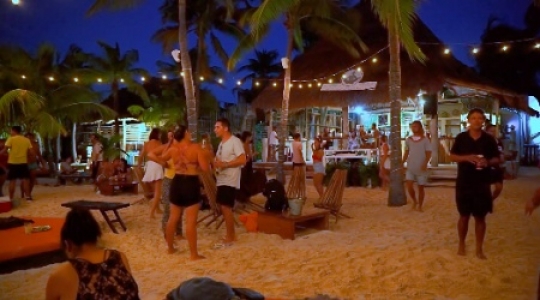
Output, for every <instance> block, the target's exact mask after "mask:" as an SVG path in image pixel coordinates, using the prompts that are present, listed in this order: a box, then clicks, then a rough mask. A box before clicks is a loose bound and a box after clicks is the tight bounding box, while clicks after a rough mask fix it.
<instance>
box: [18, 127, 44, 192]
mask: <svg viewBox="0 0 540 300" xmlns="http://www.w3.org/2000/svg"><path fill="white" fill-rule="evenodd" d="M24 136H25V137H26V138H27V139H29V140H30V144H31V145H32V150H33V151H32V152H33V153H32V154H30V153H29V154H28V171H29V172H30V179H29V180H28V190H29V194H28V195H26V198H30V199H32V191H33V190H34V186H35V185H36V177H37V171H38V169H39V165H40V164H43V157H42V156H41V151H40V150H39V144H38V143H37V141H36V135H35V134H34V133H31V132H28V133H26V134H25V135H24ZM21 195H22V197H23V198H24V196H25V195H24V194H23V187H22V185H21Z"/></svg>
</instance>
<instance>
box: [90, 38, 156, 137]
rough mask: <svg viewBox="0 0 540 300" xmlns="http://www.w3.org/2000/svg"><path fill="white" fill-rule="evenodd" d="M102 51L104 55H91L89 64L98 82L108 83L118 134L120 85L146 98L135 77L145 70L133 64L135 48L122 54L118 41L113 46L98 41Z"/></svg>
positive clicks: (115, 128)
mask: <svg viewBox="0 0 540 300" xmlns="http://www.w3.org/2000/svg"><path fill="white" fill-rule="evenodd" d="M98 44H99V46H100V47H101V48H102V49H103V51H104V56H102V57H99V56H92V57H91V58H90V65H91V66H92V68H93V71H94V72H95V76H97V77H98V81H99V82H103V83H106V84H110V87H111V94H112V96H113V103H114V104H113V109H114V111H115V112H116V113H117V115H116V116H115V118H114V133H115V134H119V132H120V123H119V122H118V111H119V106H118V91H119V90H120V86H121V85H125V86H126V88H127V89H128V90H129V91H130V92H132V93H134V94H136V95H138V96H139V97H141V98H142V99H143V100H145V101H146V100H148V94H147V93H146V90H145V89H144V88H143V86H142V85H141V84H140V83H139V82H137V81H136V79H135V78H140V77H141V76H147V72H146V71H145V70H143V69H141V68H135V67H134V65H135V63H137V62H138V61H139V52H138V51H137V50H128V51H126V52H125V53H124V54H122V53H121V51H120V46H118V43H116V45H115V46H114V47H112V46H110V45H108V44H106V43H104V42H98Z"/></svg>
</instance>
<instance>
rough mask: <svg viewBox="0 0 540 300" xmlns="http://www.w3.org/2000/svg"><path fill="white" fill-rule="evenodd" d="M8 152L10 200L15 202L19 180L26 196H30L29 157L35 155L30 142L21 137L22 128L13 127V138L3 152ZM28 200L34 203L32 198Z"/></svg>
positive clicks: (10, 138) (8, 140)
mask: <svg viewBox="0 0 540 300" xmlns="http://www.w3.org/2000/svg"><path fill="white" fill-rule="evenodd" d="M6 150H9V154H8V165H7V169H8V175H7V180H9V200H11V201H13V197H14V196H15V187H16V183H17V179H20V180H21V181H22V186H23V190H24V194H25V195H29V192H28V179H29V178H30V172H29V171H28V155H33V151H32V144H31V143H30V140H29V139H27V138H26V137H24V136H22V135H21V126H13V127H11V137H9V138H8V139H7V141H6V146H5V148H4V150H2V151H1V152H5V151H6ZM26 200H28V201H32V198H30V197H27V198H26Z"/></svg>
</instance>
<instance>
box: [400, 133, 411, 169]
mask: <svg viewBox="0 0 540 300" xmlns="http://www.w3.org/2000/svg"><path fill="white" fill-rule="evenodd" d="M408 142H409V138H407V139H406V140H405V151H404V152H403V158H402V159H401V164H402V165H404V164H405V162H406V161H407V158H409V144H408Z"/></svg>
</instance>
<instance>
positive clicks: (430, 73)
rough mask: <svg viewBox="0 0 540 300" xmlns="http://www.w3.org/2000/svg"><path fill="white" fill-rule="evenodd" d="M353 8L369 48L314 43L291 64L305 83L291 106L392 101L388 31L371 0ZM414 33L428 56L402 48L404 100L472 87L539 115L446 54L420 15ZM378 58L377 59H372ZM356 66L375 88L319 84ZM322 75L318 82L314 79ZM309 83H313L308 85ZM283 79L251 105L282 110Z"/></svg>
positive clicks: (294, 76) (293, 91)
mask: <svg viewBox="0 0 540 300" xmlns="http://www.w3.org/2000/svg"><path fill="white" fill-rule="evenodd" d="M355 9H357V10H358V11H359V13H360V15H361V18H360V24H361V25H360V29H359V30H358V32H357V33H358V35H359V37H360V38H361V39H362V41H363V42H364V43H365V44H366V45H367V47H368V51H366V52H364V53H362V54H361V57H357V58H354V57H352V56H351V55H349V54H348V53H347V52H346V51H345V50H343V49H341V48H340V47H338V46H336V45H334V44H332V43H330V42H329V41H326V40H319V41H317V42H316V43H315V44H314V45H313V46H312V47H310V48H308V49H306V51H305V52H304V53H303V54H301V55H299V56H298V57H296V58H295V59H294V60H293V62H292V80H293V81H297V82H298V81H304V80H305V82H304V83H303V84H302V85H303V87H302V88H299V84H300V83H295V84H294V85H293V88H292V89H291V96H290V103H289V108H290V109H293V110H294V109H299V108H305V107H313V106H316V107H325V106H333V107H344V106H346V105H348V106H356V105H363V106H365V107H381V106H384V105H385V104H388V102H389V100H388V88H389V87H388V83H389V82H388V65H389V53H388V49H387V45H388V39H387V31H386V29H385V28H384V27H383V26H382V24H381V23H380V21H379V19H378V17H377V16H376V15H375V14H374V13H373V11H372V8H371V4H370V1H361V3H360V4H358V5H357V6H356V7H355ZM414 37H415V40H416V41H417V42H418V44H419V46H420V48H421V49H422V51H423V52H424V54H426V56H427V60H426V61H425V63H423V64H422V63H419V62H416V61H411V59H409V57H408V54H407V53H405V52H404V51H402V57H401V72H402V86H401V87H402V98H403V100H406V99H407V98H415V97H416V96H417V94H418V93H419V91H421V90H422V91H424V92H426V93H428V94H434V93H440V92H441V91H442V90H443V88H446V89H450V90H452V89H459V90H461V91H463V90H469V91H470V93H471V95H473V94H475V93H478V94H479V95H486V94H489V95H490V96H491V97H493V98H494V99H498V101H499V105H500V107H510V108H515V109H518V110H521V111H523V112H526V113H527V114H530V115H535V114H538V113H537V112H536V111H534V110H532V109H531V108H530V107H529V106H528V104H527V100H526V96H525V95H520V94H518V93H515V92H512V91H509V90H505V89H502V88H500V87H498V86H496V85H495V84H492V83H491V82H489V81H488V80H485V79H483V78H481V77H480V76H479V75H478V74H477V73H476V72H475V71H474V70H473V69H472V68H470V67H468V66H466V65H464V64H463V63H461V62H460V61H459V60H457V59H456V58H455V57H454V56H453V55H452V54H451V53H446V54H445V52H444V50H445V47H444V44H443V42H442V41H441V40H439V39H438V38H437V37H436V36H435V34H434V33H433V32H432V31H431V30H430V29H429V28H428V27H427V26H426V24H424V23H423V22H422V20H420V19H417V20H416V22H415V24H414ZM374 58H375V59H376V62H374V60H373V59H374ZM356 65H358V66H359V67H361V68H362V71H363V72H364V78H363V80H364V81H376V82H377V87H376V89H375V90H364V91H336V92H328V91H321V90H320V87H317V83H319V82H322V83H323V84H324V83H328V79H330V78H332V79H333V82H334V83H335V82H339V81H340V77H341V75H342V74H343V73H344V70H347V69H348V68H350V67H352V66H356ZM316 79H318V80H316ZM309 83H311V87H310V88H309V87H308V86H309ZM282 87H283V84H282V83H281V82H280V83H278V84H276V86H274V85H272V84H268V85H266V87H265V88H264V89H263V90H262V91H261V93H260V94H259V96H258V97H257V98H256V99H255V100H254V102H253V106H254V107H255V108H259V109H272V108H280V107H281V101H282V92H283V90H282Z"/></svg>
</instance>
